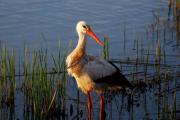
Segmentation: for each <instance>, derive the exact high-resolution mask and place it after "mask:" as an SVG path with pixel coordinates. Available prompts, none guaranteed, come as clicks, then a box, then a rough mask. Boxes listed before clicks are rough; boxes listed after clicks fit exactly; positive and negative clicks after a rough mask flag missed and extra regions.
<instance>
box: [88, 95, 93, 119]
mask: <svg viewBox="0 0 180 120" xmlns="http://www.w3.org/2000/svg"><path fill="white" fill-rule="evenodd" d="M87 96H88V120H91V109H92V102H91V95H90V93H89V92H88V93H87Z"/></svg>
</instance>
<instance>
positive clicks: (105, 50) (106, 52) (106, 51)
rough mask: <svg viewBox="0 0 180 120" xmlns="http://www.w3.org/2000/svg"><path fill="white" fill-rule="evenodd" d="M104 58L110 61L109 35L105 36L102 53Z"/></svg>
mask: <svg viewBox="0 0 180 120" xmlns="http://www.w3.org/2000/svg"><path fill="white" fill-rule="evenodd" d="M102 56H103V58H104V59H105V60H109V44H108V37H107V35H104V47H103V51H102Z"/></svg>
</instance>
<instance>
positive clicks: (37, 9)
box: [0, 0, 180, 120]
mask: <svg viewBox="0 0 180 120" xmlns="http://www.w3.org/2000/svg"><path fill="white" fill-rule="evenodd" d="M169 13H170V14H169ZM155 15H158V16H159V28H158V29H159V30H158V31H159V33H158V34H159V36H158V38H157V33H156V32H157V31H156V29H154V35H153V31H152V30H151V26H152V25H154V27H155V26H156V22H157V21H156V17H155ZM168 19H169V20H168ZM173 19H174V15H173V10H171V11H169V8H168V1H163V0H151V1H144V0H138V1H134V0H121V1H118V0H113V1H112V0H111V1H110V0H105V1H96V0H91V1H84V0H76V1H74V0H66V1H65V0H52V1H48V0H30V1H23V0H16V1H10V0H1V1H0V40H1V42H2V43H5V44H6V47H7V48H8V50H10V49H11V48H14V49H15V51H16V55H17V56H18V54H21V52H22V51H23V49H24V46H25V45H27V46H28V47H29V48H30V49H29V50H30V53H31V52H32V51H33V49H35V48H47V49H48V53H51V52H52V51H56V50H57V49H58V47H59V41H61V45H62V47H63V49H62V52H65V51H64V50H65V48H67V46H68V43H69V42H70V41H71V40H72V41H73V46H75V44H76V43H77V35H76V31H75V25H76V23H77V21H79V20H86V21H87V22H88V23H89V24H90V25H91V27H92V28H93V30H94V32H95V33H96V34H97V36H99V38H100V39H101V40H103V36H104V35H105V34H106V35H107V36H108V38H109V45H110V58H111V59H113V60H118V61H119V60H124V61H125V62H126V61H127V60H126V59H127V58H130V60H132V61H133V60H135V59H136V57H137V55H138V58H140V57H141V55H142V54H143V53H142V48H141V46H142V47H143V50H144V52H145V53H144V54H145V57H146V55H147V50H148V47H149V45H151V50H150V51H151V53H152V55H151V57H150V62H152V64H153V60H154V57H155V55H154V54H155V53H156V51H155V48H156V45H157V41H158V40H160V42H161V45H162V51H163V52H164V51H165V52H166V55H167V56H166V64H168V65H172V66H170V67H167V68H166V67H164V66H163V67H161V71H166V70H167V71H168V72H169V73H170V74H173V75H172V76H171V77H172V78H171V80H172V81H170V82H165V83H162V84H161V85H159V84H158V85H157V84H151V85H150V86H148V87H147V88H146V90H137V91H136V93H135V95H134V96H133V97H134V103H133V105H132V106H131V109H130V111H128V110H127V109H128V103H127V96H126V95H125V96H124V102H122V101H123V100H122V98H123V97H122V94H118V95H117V96H115V97H114V98H113V99H112V101H109V102H107V103H106V108H105V109H106V115H107V116H106V118H107V119H112V120H113V119H123V120H126V119H134V120H139V119H163V118H164V117H163V115H164V114H165V113H169V112H171V110H172V109H173V105H172V104H173V97H172V96H173V92H172V91H173V90H174V88H176V87H174V81H176V82H177V83H176V84H177V86H178V87H177V89H179V77H178V76H179V73H178V72H179V71H180V69H179V66H176V65H179V64H180V61H179V59H180V58H179V52H180V49H179V42H178V41H179V39H178V37H177V35H178V31H177V30H176V27H174V26H175V23H174V21H173ZM163 21H165V23H166V25H167V27H166V36H165V40H164V33H163V27H164V26H163ZM147 25H148V33H147V29H146V28H147ZM137 41H138V45H139V46H138V48H136V47H137V45H136V43H135V42H137ZM92 46H93V47H92ZM101 49H102V48H101V47H99V46H98V45H96V43H95V42H94V41H91V40H90V39H88V44H87V52H88V53H89V54H93V55H99V54H100V50H101ZM137 51H139V52H138V53H137ZM163 52H162V53H163ZM144 54H143V55H144ZM55 55H56V52H55ZM171 55H172V56H171ZM173 55H174V56H173ZM163 57H164V56H163V55H162V61H163V60H164V58H163ZM18 58H19V56H18ZM117 65H118V66H120V67H121V69H122V71H123V73H124V74H131V73H132V72H135V73H136V72H141V71H143V70H144V67H143V66H141V64H140V65H139V64H138V66H136V64H132V65H131V64H126V63H125V64H124V63H120V64H119V63H118V64H117ZM173 65H175V66H173ZM154 71H155V69H154V68H153V66H148V76H150V78H152V76H153V75H154ZM176 72H177V75H176V74H175V73H176ZM127 77H128V78H129V80H131V81H133V80H134V79H135V80H139V79H143V77H144V74H140V75H139V74H138V75H137V76H135V77H132V75H129V76H128V75H127ZM153 77H154V76H153ZM23 80H24V78H23V77H22V78H16V89H17V91H16V92H15V106H13V108H12V109H11V108H8V107H7V106H6V105H4V104H2V105H1V106H0V116H1V117H0V119H32V118H33V115H32V113H31V112H29V111H28V110H29V109H28V108H26V107H27V106H28V105H27V104H28V103H27V104H25V103H26V102H27V101H26V100H25V97H24V94H23V93H22V92H21V90H19V88H20V85H21V83H22V81H23ZM161 87H162V88H163V89H162V88H161ZM166 90H167V91H166ZM66 91H67V98H66V100H65V101H66V102H65V113H66V114H67V116H68V117H65V118H66V119H76V118H77V116H76V115H79V113H80V112H82V113H83V114H82V117H80V115H79V116H78V117H79V118H80V119H86V118H87V110H86V96H85V95H84V94H83V93H81V92H80V93H79V95H78V91H77V88H76V83H75V82H74V81H73V80H72V79H71V78H69V77H68V78H67V90H66ZM0 95H1V94H0ZM92 96H93V97H92V98H94V100H93V104H94V106H93V118H94V119H98V110H99V106H98V104H99V101H98V100H99V99H98V97H97V94H94V93H92ZM176 96H177V100H176V101H177V102H176V106H177V111H178V110H179V109H178V108H179V106H180V104H179V101H180V98H179V96H180V94H179V90H178V91H177V93H176ZM107 98H108V97H107ZM77 101H78V102H77ZM164 104H167V105H169V108H168V109H169V111H166V112H164V111H163V110H164V109H163V107H166V106H165V105H164ZM29 106H30V105H29ZM70 106H73V110H74V112H73V115H72V116H70ZM165 118H168V117H165Z"/></svg>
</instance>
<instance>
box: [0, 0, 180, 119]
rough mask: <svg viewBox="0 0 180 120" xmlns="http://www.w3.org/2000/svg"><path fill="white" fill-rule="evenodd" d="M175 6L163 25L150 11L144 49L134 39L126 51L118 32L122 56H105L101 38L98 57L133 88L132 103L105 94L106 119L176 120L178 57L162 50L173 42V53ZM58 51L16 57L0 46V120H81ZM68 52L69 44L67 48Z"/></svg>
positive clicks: (172, 3)
mask: <svg viewBox="0 0 180 120" xmlns="http://www.w3.org/2000/svg"><path fill="white" fill-rule="evenodd" d="M179 4H180V3H179V2H178V1H176V0H169V13H168V20H164V19H162V18H161V16H160V15H159V14H158V13H156V12H153V15H154V21H153V22H152V23H150V24H146V37H145V40H147V41H148V44H147V45H146V44H145V43H143V40H141V39H139V37H137V35H135V39H134V40H133V41H131V43H134V44H133V45H132V46H133V48H129V47H127V42H129V41H128V40H127V35H126V34H128V33H127V31H126V29H124V31H123V33H124V37H122V38H123V41H124V44H123V50H124V53H125V54H124V56H123V57H118V58H112V57H111V55H110V54H111V52H110V51H111V46H110V45H109V40H108V37H107V36H106V35H105V36H104V47H103V50H102V52H101V53H102V54H101V55H102V57H103V58H104V59H106V60H109V61H111V62H113V63H115V64H116V65H117V66H118V67H120V68H121V70H122V72H123V73H125V74H126V76H127V78H128V79H129V80H130V81H131V83H132V84H134V86H136V88H135V90H134V91H133V98H132V100H129V98H128V96H126V93H125V92H122V91H120V93H121V94H118V93H119V91H118V92H116V93H111V92H110V93H105V99H106V103H105V104H106V107H105V111H104V112H105V117H106V119H115V118H116V119H117V118H119V119H120V118H123V116H122V113H126V112H127V113H128V115H127V116H128V117H129V119H155V118H156V119H168V120H174V119H178V118H179V116H178V115H179V113H180V109H179V108H180V104H179V103H180V100H179V97H180V83H179V80H180V69H179V68H180V62H179V59H180V54H177V53H176V54H174V53H173V54H172V53H171V52H173V51H170V53H169V52H168V50H167V49H169V48H170V47H169V45H172V44H171V43H175V45H172V46H171V47H173V48H176V49H179V43H180V42H179V38H178V37H179V31H180V30H179V25H180V24H179V14H180V12H179V11H180V7H179V6H180V5H179ZM171 11H173V12H171ZM172 13H173V15H171V14H172ZM171 17H172V18H173V19H171ZM171 20H173V21H175V31H173V30H172V28H169V27H168V24H169V23H170V22H172V21H171ZM169 29H171V30H169ZM174 32H176V34H177V35H176V37H177V39H176V41H175V39H174ZM169 40H170V41H169ZM61 47H62V46H61V45H59V48H58V49H57V51H58V52H57V53H56V54H55V53H53V52H52V53H49V51H48V49H33V50H32V49H29V48H28V47H27V46H24V49H23V52H22V54H17V53H16V52H15V51H14V49H10V50H9V49H7V46H6V44H4V43H1V44H0V66H1V68H0V119H5V118H8V119H48V118H51V119H80V118H86V114H87V113H86V109H85V108H86V102H85V101H86V100H84V98H83V95H81V93H80V92H79V91H78V89H77V88H76V87H75V86H76V85H74V84H75V82H74V81H73V80H69V79H71V78H68V76H66V65H65V59H66V55H67V51H68V50H62V48H61ZM70 47H71V44H70V45H69V47H68V49H69V48H70ZM62 52H64V53H62ZM17 55H19V57H17ZM69 91H70V92H69ZM18 97H20V98H18ZM19 99H20V100H19ZM19 104H21V105H20V107H18V105H19ZM16 107H18V109H21V110H19V111H20V112H21V113H23V115H22V116H21V117H22V118H17V117H16V113H15V109H16ZM139 108H142V109H143V113H141V114H140V116H139V113H140V112H138V113H137V112H136V110H137V111H139ZM152 110H153V112H152ZM96 111H97V108H96V106H93V118H94V119H96V118H98V117H96V116H98V115H97V114H96ZM141 112H142V111H141ZM4 113H5V114H4ZM114 114H115V116H114ZM138 116H139V117H140V118H139V117H138Z"/></svg>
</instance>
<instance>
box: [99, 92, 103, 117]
mask: <svg viewBox="0 0 180 120" xmlns="http://www.w3.org/2000/svg"><path fill="white" fill-rule="evenodd" d="M103 102H104V100H103V93H101V94H100V113H99V118H100V120H102V119H103V104H104V103H103Z"/></svg>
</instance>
